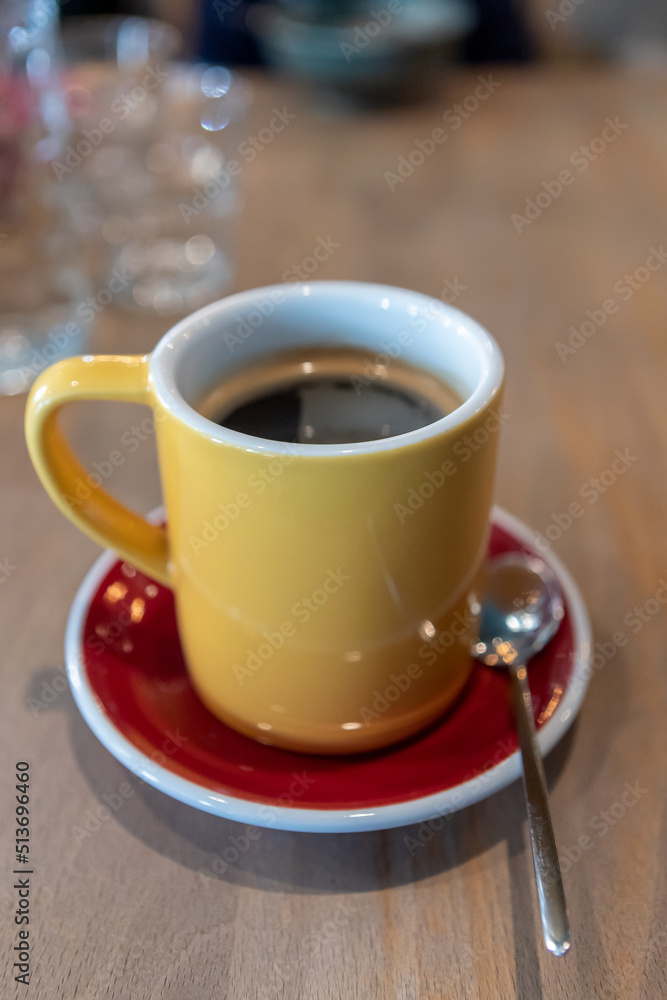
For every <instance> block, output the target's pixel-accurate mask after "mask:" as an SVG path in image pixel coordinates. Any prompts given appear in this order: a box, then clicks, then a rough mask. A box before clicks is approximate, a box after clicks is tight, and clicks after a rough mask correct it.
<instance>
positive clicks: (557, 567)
mask: <svg viewBox="0 0 667 1000" xmlns="http://www.w3.org/2000/svg"><path fill="white" fill-rule="evenodd" d="M163 516H164V512H163V511H154V512H153V514H152V515H151V519H156V520H157V519H160V518H161V517H163ZM491 521H492V523H494V524H496V525H498V527H499V528H501V529H503V530H505V531H507V532H508V533H509V534H511V535H512V536H513V537H514V538H516V540H517V541H519V542H520V543H522V544H524V545H527V546H529V547H531V548H534V549H537V551H538V552H539V553H540V556H541V557H542V558H543V559H544V560H545V562H547V563H548V564H549V565H550V566H551V568H552V569H553V570H554V572H555V573H556V575H557V577H558V579H559V581H560V584H561V586H562V588H563V591H564V593H565V597H566V601H567V605H568V610H569V612H570V618H571V623H572V640H573V641H572V648H573V652H575V654H576V659H575V663H574V666H573V669H572V673H571V675H570V680H569V683H568V686H567V689H566V691H565V694H564V695H563V698H562V700H561V702H560V703H559V705H558V709H557V711H556V712H554V714H553V716H552V717H551V718H550V719H549V720H548V721H547V722H546V723H545V724H544V725H543V726H542V727H541V728H540V730H539V732H538V734H537V741H538V745H539V748H540V752H541V754H542V756H543V757H544V756H546V754H548V753H549V752H550V751H551V750H552V749H553V748H554V747H555V746H556V744H557V743H558V742H559V741H560V740H561V739H562V738H563V736H564V735H565V733H566V732H567V730H568V729H569V728H570V726H571V725H572V723H573V721H574V719H575V718H576V716H577V714H578V712H579V709H580V707H581V704H582V702H583V699H584V695H585V693H586V689H587V687H588V682H589V680H590V669H589V661H590V654H591V625H590V621H589V617H588V612H587V610H586V606H585V604H584V600H583V598H582V596H581V593H580V591H579V588H578V586H577V584H576V583H575V581H574V579H573V578H572V576H571V575H570V573H569V571H568V570H567V569H566V567H565V566H564V564H563V563H562V562H561V560H560V559H559V558H558V556H556V555H554V553H553V552H552V551H551V550H549V551H548V552H542V551H540V547H539V546H537V545H536V542H537V540H538V538H539V536H538V533H537V532H536V531H534V530H533V529H532V528H530V527H529V526H528V525H526V524H524V522H523V521H521V520H519V518H517V517H515V516H514V515H513V514H510V513H508V511H506V510H504V509H503V508H501V507H498V506H494V508H493V510H492V512H491ZM118 561H119V557H118V555H117V554H116V553H115V552H109V551H108V552H105V553H103V554H102V555H101V556H100V557H99V558H98V559H97V560H96V561H95V563H94V564H93V566H92V567H91V568H90V570H89V571H88V573H87V574H86V576H85V577H84V579H83V581H82V583H81V585H80V587H79V589H78V591H77V593H76V596H75V598H74V601H73V602H72V607H71V609H70V613H69V617H68V621H67V628H66V633H65V663H66V668H67V676H68V680H69V684H70V688H71V690H72V694H73V696H74V700H75V702H76V704H77V707H78V709H79V711H80V712H81V715H82V716H83V718H84V720H85V722H86V723H87V725H88V726H89V728H90V729H91V730H92V732H93V734H94V735H95V736H96V737H97V739H98V740H99V741H100V742H101V743H102V745H103V746H104V747H105V748H106V749H107V750H108V751H109V752H110V753H111V754H112V755H113V756H114V757H115V758H116V760H118V761H120V763H121V764H123V765H124V766H125V767H127V769H128V770H129V771H131V772H132V773H133V774H135V775H136V776H137V777H139V778H141V779H142V780H143V781H145V782H147V783H148V784H149V785H152V786H153V787H154V788H157V789H158V790H159V791H162V792H164V793H165V794H166V795H169V796H170V797H171V798H174V799H177V800H178V801H180V802H183V803H185V804H186V805H190V806H193V807H194V808H196V809H200V810H203V811H204V812H208V813H212V814H213V815H216V816H220V817H222V818H225V819H232V820H235V821H236V822H238V823H246V824H248V825H250V826H261V827H268V828H272V829H276V830H290V831H295V832H307V833H349V832H364V831H369V830H386V829H391V828H394V827H400V826H407V825H409V824H412V823H420V822H424V821H425V820H430V819H433V818H435V817H436V816H443V815H448V814H450V813H453V812H456V811H458V810H459V809H464V808H466V807H467V806H470V805H474V804H475V803H476V802H480V801H482V800H483V799H485V798H488V797H489V796H490V795H493V794H494V793H495V792H498V791H501V789H503V788H506V787H507V785H509V784H511V783H512V782H513V781H516V780H517V778H519V777H520V775H521V760H520V754H519V751H518V750H516V751H514V753H512V754H510V756H509V757H506V758H505V759H504V760H502V761H500V762H498V763H497V764H494V765H493V767H491V768H489V770H488V771H484V772H483V773H482V774H480V775H476V776H475V777H474V778H471V779H469V780H468V781H465V782H462V783H460V784H458V785H453V786H452V787H450V788H445V789H443V790H442V791H440V792H435V793H431V794H430V795H426V796H421V797H420V798H415V799H412V798H411V799H406V800H404V801H402V802H394V803H391V804H390V805H382V806H376V807H364V808H363V809H359V808H356V809H321V808H317V807H303V806H299V807H291V806H276V805H273V803H269V802H268V801H266V802H262V801H257V800H251V799H243V798H239V797H237V796H234V795H228V794H224V795H223V794H221V793H217V792H214V791H212V790H211V789H208V788H205V787H204V786H203V785H199V784H197V783H196V782H194V781H190V780H189V779H187V778H182V777H181V776H180V775H177V774H174V773H173V772H172V771H170V770H168V769H167V768H165V767H163V766H162V765H160V764H157V763H156V762H155V761H152V760H151V759H150V758H149V757H148V756H147V755H146V754H145V753H144V752H143V751H141V750H139V749H138V748H137V747H136V746H135V745H134V744H133V743H132V742H131V741H130V740H129V739H128V738H127V737H126V736H125V735H124V734H123V733H121V732H120V731H119V730H118V729H117V728H116V726H115V725H114V724H113V723H112V722H111V721H110V719H109V717H108V715H107V714H106V711H105V708H104V705H103V703H102V702H101V701H100V699H99V698H98V696H97V695H96V694H95V692H94V691H93V689H92V687H91V685H90V682H89V680H88V676H87V672H86V662H85V656H84V655H82V653H81V650H82V647H83V639H84V629H85V624H86V618H87V615H88V611H89V609H90V604H91V601H92V599H93V597H94V595H95V593H96V592H97V590H98V588H99V586H100V584H101V582H102V580H103V579H104V577H105V576H106V575H107V573H108V572H109V570H110V569H111V568H112V566H113V565H114V564H115V563H116V562H118Z"/></svg>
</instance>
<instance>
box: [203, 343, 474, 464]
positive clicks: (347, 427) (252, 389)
mask: <svg viewBox="0 0 667 1000" xmlns="http://www.w3.org/2000/svg"><path fill="white" fill-rule="evenodd" d="M378 357H380V358H383V357H384V356H383V355H377V356H376V355H372V354H371V353H370V352H366V351H363V350H356V349H351V348H319V349H312V348H308V349H306V348H302V349H299V350H294V351H289V352H285V353H283V354H279V355H274V356H273V357H272V358H266V359H264V361H262V362H261V363H259V364H257V365H253V366H252V367H248V368H245V369H243V370H242V371H241V372H237V373H236V374H234V375H232V376H230V377H229V378H228V379H226V380H225V381H224V382H221V383H218V384H217V385H216V386H215V388H214V389H213V390H212V391H210V392H209V393H207V395H206V396H205V398H204V399H203V400H202V401H201V402H200V404H199V405H198V407H197V409H198V410H199V411H200V413H202V414H203V415H204V416H206V417H208V418H209V419H211V420H214V421H215V422H216V423H218V424H221V425H222V426H223V427H229V428H230V430H234V431H241V432H242V433H243V434H250V435H252V437H260V438H267V439H269V440H272V441H287V442H291V443H293V444H347V443H350V442H355V441H375V440H378V439H380V438H388V437H393V436H395V435H397V434H405V433H407V432H408V431H413V430H417V429H419V428H420V427H425V426H426V425H427V424H431V423H433V422H434V421H436V420H439V419H440V418H441V417H443V416H445V414H447V413H450V412H451V411H452V410H454V409H456V407H457V406H460V404H461V402H462V400H461V398H460V397H459V396H458V395H457V394H456V393H455V392H454V391H453V390H452V388H451V387H450V386H449V385H447V384H446V383H444V382H443V381H441V380H440V379H439V378H437V377H435V376H433V375H431V374H429V373H428V372H426V371H423V370H422V369H419V368H416V367H414V366H412V365H408V364H406V363H405V362H404V361H398V360H392V361H390V362H389V363H388V364H381V363H379V362H378V360H377V359H378Z"/></svg>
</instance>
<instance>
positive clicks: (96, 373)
mask: <svg viewBox="0 0 667 1000" xmlns="http://www.w3.org/2000/svg"><path fill="white" fill-rule="evenodd" d="M148 361H149V358H148V356H147V355H130V356H121V355H110V356H108V357H104V356H97V357H93V356H91V355H87V356H86V357H83V358H66V359H65V360H64V361H59V362H58V363H57V364H55V365H52V366H51V367H50V368H47V369H46V370H45V371H44V372H42V374H41V375H40V376H39V377H38V378H37V380H36V381H35V383H34V385H33V387H32V389H31V391H30V395H29V397H28V402H27V406H26V415H25V434H26V441H27V444H28V451H29V452H30V458H31V459H32V462H33V465H34V466H35V469H36V471H37V475H38V476H39V478H40V479H41V481H42V483H43V485H44V487H45V488H46V491H47V493H48V494H49V496H50V497H51V499H52V500H53V502H54V503H55V504H56V506H57V507H58V508H59V509H60V510H61V511H62V512H63V514H65V516H66V517H68V518H69V519H70V521H72V522H73V523H74V524H75V525H76V526H77V528H80V529H81V530H82V531H84V532H85V533H86V534H87V535H90V537H91V538H93V539H94V540H95V541H96V542H98V543H99V544H100V545H102V546H104V547H105V548H112V549H115V551H116V552H118V554H119V555H120V556H121V557H122V558H123V559H126V560H127V561H128V562H130V563H132V565H133V566H137V567H138V568H139V569H140V570H142V571H143V572H144V573H147V574H148V575H149V576H151V577H154V578H155V579H156V580H158V581H159V582H160V583H163V584H165V585H166V586H170V581H169V570H168V552H169V549H168V544H167V533H166V531H165V529H164V528H163V527H160V526H159V525H155V524H149V522H148V521H147V520H146V519H145V518H144V517H140V515H139V514H135V513H134V512H133V511H131V510H130V509H129V508H128V507H126V506H125V505H124V504H122V503H120V502H119V501H118V500H115V499H114V498H113V497H112V496H111V494H110V493H107V491H106V490H104V489H102V488H101V487H96V488H94V489H92V490H89V491H88V495H87V496H86V497H85V498H84V499H81V498H80V497H79V496H77V495H76V490H77V487H78V486H80V484H81V483H82V482H83V483H85V482H86V476H87V473H86V470H85V469H84V467H83V466H82V465H81V463H80V462H79V461H78V459H77V458H76V457H75V456H74V453H73V452H72V449H71V448H70V446H69V444H68V442H67V440H66V438H65V435H64V434H63V431H62V428H61V427H60V424H59V421H58V413H59V411H60V410H61V409H62V407H63V406H65V404H66V403H71V402H73V401H74V400H75V399H106V400H118V401H124V402H131V403H143V404H145V405H148V406H150V405H151V403H152V399H151V393H150V389H149V375H148Z"/></svg>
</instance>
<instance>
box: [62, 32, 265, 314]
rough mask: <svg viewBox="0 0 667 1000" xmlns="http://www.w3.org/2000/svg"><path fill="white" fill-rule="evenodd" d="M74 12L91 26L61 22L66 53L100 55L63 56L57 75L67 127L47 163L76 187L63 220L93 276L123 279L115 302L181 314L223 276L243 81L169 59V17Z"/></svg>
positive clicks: (230, 239)
mask: <svg viewBox="0 0 667 1000" xmlns="http://www.w3.org/2000/svg"><path fill="white" fill-rule="evenodd" d="M75 20H79V19H75ZM81 20H82V21H85V22H94V25H93V26H94V27H95V31H94V32H93V34H92V36H89V35H88V34H87V33H86V32H85V31H83V27H82V26H81V25H77V24H75V25H74V26H73V28H70V26H69V25H68V26H67V27H66V37H65V51H66V53H68V54H69V55H71V57H72V58H75V59H78V58H83V57H86V56H89V57H92V58H93V59H95V58H98V59H99V58H101V59H102V61H97V62H95V61H93V62H86V63H85V64H82V65H81V66H77V65H74V66H72V67H71V68H70V73H69V75H68V80H67V92H68V101H69V108H70V114H71V116H72V120H73V122H74V125H75V133H74V135H73V136H72V137H71V139H70V142H69V144H68V146H67V149H66V151H65V156H64V158H63V160H62V162H61V163H60V164H58V165H57V168H56V169H57V172H58V179H59V180H61V181H62V182H65V181H66V180H68V179H69V178H70V177H73V176H75V175H76V177H77V179H78V181H79V183H80V186H81V187H82V190H81V191H79V192H78V194H77V197H76V199H74V200H73V203H72V205H71V206H70V212H71V215H72V219H73V224H74V226H75V228H76V231H77V232H78V233H79V234H80V235H81V236H82V238H84V239H85V240H86V241H87V244H88V247H89V250H90V254H89V260H90V263H91V267H92V269H93V273H95V274H96V275H97V277H98V278H99V280H100V281H104V280H105V279H104V277H103V275H105V274H108V272H109V271H111V273H112V274H114V273H117V274H120V275H122V276H123V277H124V279H126V280H125V281H124V285H123V290H122V292H121V293H119V294H118V296H117V297H116V299H115V301H116V303H117V304H118V305H120V306H123V307H126V308H132V309H134V310H138V311H146V310H147V311H150V312H153V313H157V314H158V315H159V316H168V317H172V318H173V317H174V316H176V315H177V314H179V313H182V314H184V315H185V314H186V313H187V312H190V311H191V310H192V309H195V308H197V307H198V306H200V305H204V304H206V303H207V302H210V301H213V300H214V299H215V298H217V297H219V296H220V295H223V294H225V293H226V292H227V291H229V290H230V288H231V286H232V282H233V278H234V272H235V240H236V225H235V220H236V217H237V215H238V211H239V207H240V197H239V192H238V174H237V173H236V172H232V171H233V167H232V164H231V161H234V160H235V156H236V153H237V151H238V142H239V139H240V138H241V137H240V136H239V135H238V127H239V126H240V124H241V122H242V121H243V119H244V117H245V113H246V109H247V105H248V101H249V96H248V87H247V85H246V84H245V82H244V81H243V80H241V79H240V78H239V77H237V76H236V75H235V74H232V73H230V72H229V70H227V69H225V68H224V67H220V66H204V65H201V66H186V65H183V64H179V63H175V62H172V61H170V60H171V58H172V57H173V55H174V52H175V51H176V49H177V47H178V43H179V42H180V36H179V35H178V32H177V31H175V29H173V28H171V26H169V25H162V24H161V23H160V22H157V21H148V20H143V19H141V18H102V19H96V18H84V19H81ZM98 21H101V22H102V23H100V24H99V25H98V23H97V22H98ZM88 42H89V43H90V44H87V43H88ZM228 160H229V161H230V164H229V169H228V167H227V166H226V164H227V161H228Z"/></svg>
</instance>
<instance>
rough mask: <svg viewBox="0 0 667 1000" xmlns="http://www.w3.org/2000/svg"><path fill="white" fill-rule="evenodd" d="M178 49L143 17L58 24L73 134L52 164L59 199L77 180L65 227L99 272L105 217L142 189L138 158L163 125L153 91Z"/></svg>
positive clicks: (174, 39)
mask: <svg viewBox="0 0 667 1000" xmlns="http://www.w3.org/2000/svg"><path fill="white" fill-rule="evenodd" d="M180 45H181V38H180V34H179V32H178V31H177V30H176V29H175V28H173V27H172V26H171V25H168V24H163V23H162V22H160V21H153V20H148V19H144V18H138V17H129V18H128V17H108V16H106V15H96V16H90V17H76V18H68V19H66V21H65V23H64V25H63V49H64V53H65V59H66V73H65V88H66V94H67V105H68V109H69V115H70V118H71V120H72V126H73V130H72V135H71V137H70V141H69V143H68V144H67V146H66V147H65V148H64V149H63V155H62V157H61V159H60V160H59V161H58V162H56V163H54V165H53V166H54V171H55V176H56V179H57V181H58V182H59V183H61V184H63V185H64V187H65V191H66V193H67V189H68V185H69V182H70V181H71V180H73V179H75V180H76V181H77V182H78V184H77V187H78V188H79V190H77V191H76V195H75V196H74V197H72V198H71V199H70V204H69V209H70V212H71V216H72V224H73V226H74V228H75V229H76V231H77V232H78V233H79V234H80V235H81V236H82V237H83V238H84V239H85V240H86V241H87V242H88V245H89V249H92V251H93V259H92V261H91V266H92V267H93V270H95V266H96V265H97V267H98V269H100V268H101V273H104V269H105V268H106V266H107V264H108V260H104V259H102V260H101V261H100V260H99V259H97V260H96V259H95V258H96V257H97V258H99V256H100V249H101V246H100V231H101V228H102V226H103V223H104V221H105V219H106V217H107V215H108V214H109V213H110V212H111V213H113V212H114V211H115V205H116V203H117V202H119V201H120V202H122V203H125V202H130V203H131V201H132V199H134V200H135V204H139V203H140V202H141V199H142V198H143V197H144V196H145V195H146V194H147V193H148V191H149V190H150V187H151V181H150V178H149V177H148V176H147V173H146V169H145V164H144V158H145V155H146V152H147V150H148V149H149V148H150V146H151V144H152V143H154V142H155V141H156V139H157V136H158V135H159V134H160V132H161V130H162V129H164V127H165V123H166V118H165V111H166V105H165V102H164V100H163V99H162V95H161V93H160V91H161V88H162V84H163V82H164V80H165V79H166V78H167V75H168V73H169V63H170V60H171V59H173V58H174V56H175V55H176V54H177V53H178V52H179V50H180ZM107 249H108V248H107ZM96 251H97V253H96Z"/></svg>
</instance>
